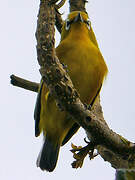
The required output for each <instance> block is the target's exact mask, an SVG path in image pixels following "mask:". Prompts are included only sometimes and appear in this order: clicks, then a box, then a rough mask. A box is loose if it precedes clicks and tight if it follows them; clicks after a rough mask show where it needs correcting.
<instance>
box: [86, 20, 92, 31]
mask: <svg viewBox="0 0 135 180" xmlns="http://www.w3.org/2000/svg"><path fill="white" fill-rule="evenodd" d="M86 24H87V27H88V29H89V30H90V29H91V22H90V20H88V21H87V22H86Z"/></svg>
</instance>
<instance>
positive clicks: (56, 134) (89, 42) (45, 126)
mask: <svg viewBox="0 0 135 180" xmlns="http://www.w3.org/2000/svg"><path fill="white" fill-rule="evenodd" d="M56 54H57V56H58V58H59V60H60V62H61V63H63V64H64V65H67V68H68V73H69V75H70V77H71V80H72V82H73V84H74V86H75V88H76V89H77V91H78V93H79V94H80V99H81V101H82V102H83V103H84V104H90V105H91V106H92V105H93V103H94V101H95V99H96V97H97V96H98V94H99V92H100V90H101V86H102V84H103V81H104V78H105V76H106V75H107V66H106V63H105V61H104V58H103V56H102V54H101V52H100V50H99V47H98V44H97V41H96V37H95V35H94V32H93V30H92V27H91V24H90V21H89V18H88V15H87V14H86V13H85V12H81V11H73V12H71V13H70V14H69V15H68V18H67V20H66V21H65V22H64V24H63V27H62V33H61V41H60V44H59V45H58V47H57V48H56ZM34 118H35V136H36V137H37V136H39V135H40V133H41V132H42V131H43V135H44V143H43V147H42V149H41V151H40V153H39V156H38V159H37V166H38V167H40V168H41V169H42V170H47V171H49V172H51V171H53V170H54V168H55V166H56V163H57V159H58V154H59V149H60V146H62V145H64V144H65V143H66V142H67V141H68V140H69V139H70V138H71V137H72V136H73V135H74V134H75V132H76V131H77V130H78V129H79V125H78V124H77V123H75V122H74V120H73V119H72V118H71V117H69V115H68V114H67V113H66V112H62V111H60V110H59V108H58V107H57V105H56V102H55V100H54V98H53V97H52V96H51V95H50V93H49V91H48V89H47V87H46V85H45V84H44V83H43V81H42V80H41V83H40V88H39V93H38V97H37V102H36V107H35V112H34Z"/></svg>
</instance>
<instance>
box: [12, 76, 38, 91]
mask: <svg viewBox="0 0 135 180" xmlns="http://www.w3.org/2000/svg"><path fill="white" fill-rule="evenodd" d="M10 79H11V84H12V85H13V86H17V87H20V88H24V89H26V90H30V91H34V92H38V87H39V83H35V82H31V81H28V80H25V79H22V78H20V77H17V76H15V75H13V74H12V75H11V76H10Z"/></svg>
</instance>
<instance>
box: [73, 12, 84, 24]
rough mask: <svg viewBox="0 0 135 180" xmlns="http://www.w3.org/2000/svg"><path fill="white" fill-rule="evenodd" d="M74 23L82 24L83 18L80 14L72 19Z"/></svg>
mask: <svg viewBox="0 0 135 180" xmlns="http://www.w3.org/2000/svg"><path fill="white" fill-rule="evenodd" d="M74 22H83V18H82V16H81V14H80V13H78V14H77V16H76V17H75V19H74Z"/></svg>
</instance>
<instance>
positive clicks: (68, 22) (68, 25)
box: [65, 19, 71, 31]
mask: <svg viewBox="0 0 135 180" xmlns="http://www.w3.org/2000/svg"><path fill="white" fill-rule="evenodd" d="M70 24H71V23H70V20H69V19H67V20H66V27H65V28H66V30H67V31H68V30H69V28H70Z"/></svg>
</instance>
